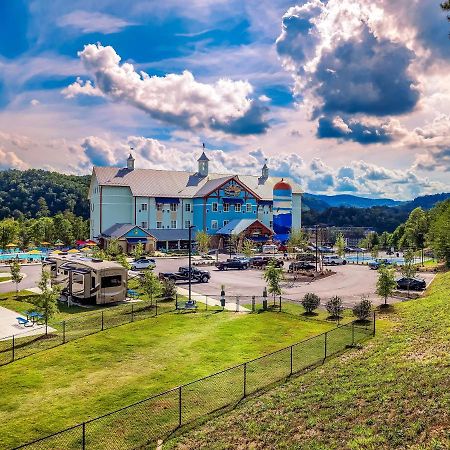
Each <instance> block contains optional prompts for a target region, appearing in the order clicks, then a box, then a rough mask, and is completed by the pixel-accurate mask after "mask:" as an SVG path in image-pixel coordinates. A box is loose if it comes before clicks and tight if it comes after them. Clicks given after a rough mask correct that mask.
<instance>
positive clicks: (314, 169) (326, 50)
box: [0, 0, 450, 200]
mask: <svg viewBox="0 0 450 450" xmlns="http://www.w3.org/2000/svg"><path fill="white" fill-rule="evenodd" d="M439 3H440V2H439V0H437V1H436V0H396V1H395V2H393V1H392V0H328V1H326V0H322V1H321V0H309V1H298V2H295V1H284V0H246V1H242V0H214V1H212V0H190V1H189V2H186V1H181V0H165V1H164V2H161V1H153V0H145V1H141V0H135V1H133V2H123V1H122V0H120V1H119V0H95V1H92V0H78V1H76V2H67V1H65V0H52V2H51V8H49V3H48V2H47V1H45V0H14V1H13V0H0V21H1V23H0V25H1V26H0V170H6V169H9V168H16V169H27V168H43V169H48V170H56V171H60V172H65V173H74V174H86V173H90V172H91V171H92V166H93V165H114V166H119V167H123V166H124V165H125V160H126V158H127V156H128V154H129V152H130V149H131V148H132V149H133V150H132V152H133V155H134V156H135V158H136V167H141V168H157V169H171V170H192V171H194V170H196V165H197V163H196V159H197V158H198V156H199V155H200V154H201V151H202V143H205V145H206V152H207V155H208V157H209V158H210V160H211V162H210V170H211V171H214V172H219V173H237V174H239V173H246V174H254V175H258V174H259V173H260V170H261V167H262V165H263V164H264V162H265V161H266V160H267V164H268V166H269V169H270V174H271V175H274V176H279V177H283V176H290V177H292V178H293V179H294V180H295V181H296V182H297V183H299V184H300V185H301V186H302V188H303V189H304V191H305V192H310V193H315V194H318V193H320V194H356V195H364V196H369V197H390V198H394V199H399V200H406V199H410V198H413V197H415V196H418V195H425V194H431V193H437V192H445V191H446V192H448V191H450V176H449V175H450V39H449V36H448V33H449V32H450V26H449V23H448V22H447V20H446V14H445V13H444V12H442V11H441V10H440V7H439Z"/></svg>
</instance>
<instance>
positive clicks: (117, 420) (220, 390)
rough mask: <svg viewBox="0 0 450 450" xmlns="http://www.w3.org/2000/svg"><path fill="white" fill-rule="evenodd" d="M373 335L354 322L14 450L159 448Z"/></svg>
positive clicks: (370, 323)
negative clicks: (189, 426)
mask: <svg viewBox="0 0 450 450" xmlns="http://www.w3.org/2000/svg"><path fill="white" fill-rule="evenodd" d="M374 334H375V314H374V315H373V319H372V320H371V321H367V322H364V323H359V322H351V323H348V324H344V325H340V326H338V327H336V328H334V329H332V330H330V331H327V332H326V333H323V334H320V335H318V336H314V337H312V338H309V339H307V340H305V341H301V342H298V343H296V344H293V345H291V346H289V347H285V348H283V349H280V350H278V351H275V352H272V353H270V354H267V355H265V356H262V357H260V358H256V359H253V360H251V361H247V362H245V363H243V364H240V365H237V366H234V367H231V368H229V369H226V370H223V371H221V372H218V373H215V374H213V375H210V376H208V377H205V378H202V379H199V380H196V381H193V382H191V383H188V384H185V385H182V386H179V387H177V388H175V389H171V390H169V391H166V392H163V393H161V394H158V395H155V396H153V397H150V398H147V399H145V400H142V401H140V402H137V403H134V404H132V405H129V406H127V407H125V408H121V409H119V410H117V411H114V412H111V413H108V414H105V415H103V416H101V417H98V418H95V419H92V420H89V421H87V422H84V423H82V424H79V425H77V426H75V427H71V428H68V429H66V430H63V431H60V432H59V433H55V434H53V435H51V436H48V437H45V438H42V439H39V440H36V441H33V442H31V443H28V444H25V445H22V446H20V447H16V448H15V450H17V449H27V450H51V449H68V450H86V449H89V450H97V449H98V450H100V449H105V448H107V449H109V450H119V449H138V448H145V446H150V445H153V446H154V445H156V443H157V442H158V441H159V440H161V439H162V440H164V439H166V438H167V437H168V436H169V435H170V434H171V433H173V432H174V431H176V430H177V429H179V428H180V427H182V426H183V425H186V424H188V423H192V422H193V421H195V420H197V419H199V418H201V417H204V416H205V415H207V414H210V413H212V412H215V411H219V410H221V409H222V408H225V407H230V406H233V405H235V404H237V403H238V402H239V401H241V400H242V399H243V398H245V397H247V396H248V395H251V394H253V393H256V392H257V391H259V390H261V389H263V388H266V387H268V386H270V385H271V384H273V383H275V382H279V381H281V380H283V379H286V378H287V377H289V376H291V375H293V374H295V373H298V372H300V371H303V370H306V369H308V368H312V367H314V366H316V365H318V364H321V363H323V362H324V361H325V359H326V358H328V357H330V356H332V355H334V354H337V353H339V352H342V351H344V350H345V349H346V348H348V347H352V346H355V345H357V344H358V343H360V342H362V341H364V340H365V339H367V338H369V337H370V336H373V335H374Z"/></svg>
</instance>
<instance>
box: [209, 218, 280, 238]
mask: <svg viewBox="0 0 450 450" xmlns="http://www.w3.org/2000/svg"><path fill="white" fill-rule="evenodd" d="M255 222H258V223H259V224H261V225H262V226H263V227H264V228H267V230H268V231H270V232H271V233H273V230H272V229H270V228H269V227H268V226H266V225H264V224H263V223H262V222H261V221H260V220H258V219H233V220H230V221H229V222H228V223H227V224H226V225H225V226H224V227H222V228H221V229H220V230H217V232H216V234H225V235H237V234H241V233H242V232H243V231H245V230H246V229H247V228H248V227H249V226H251V225H253V224H254V223H255Z"/></svg>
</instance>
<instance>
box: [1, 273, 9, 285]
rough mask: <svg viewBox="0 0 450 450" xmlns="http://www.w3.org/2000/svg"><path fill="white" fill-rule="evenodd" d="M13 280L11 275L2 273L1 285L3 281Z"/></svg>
mask: <svg viewBox="0 0 450 450" xmlns="http://www.w3.org/2000/svg"><path fill="white" fill-rule="evenodd" d="M10 280H11V275H10V274H8V273H4V272H0V283H1V282H2V281H10Z"/></svg>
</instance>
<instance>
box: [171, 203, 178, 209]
mask: <svg viewBox="0 0 450 450" xmlns="http://www.w3.org/2000/svg"><path fill="white" fill-rule="evenodd" d="M177 209H178V204H177V203H171V204H170V210H171V211H176V210H177Z"/></svg>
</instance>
